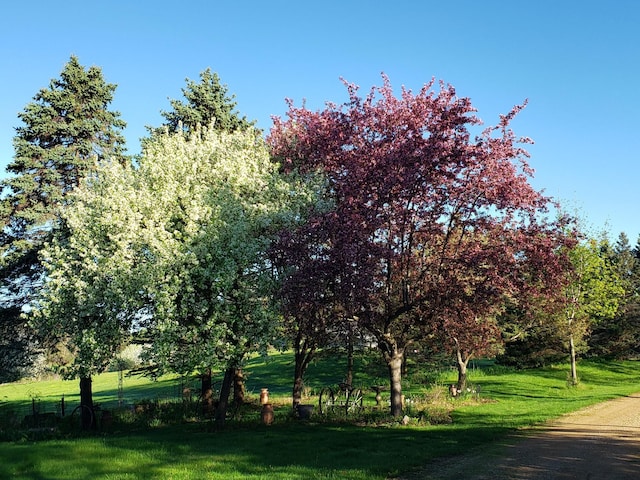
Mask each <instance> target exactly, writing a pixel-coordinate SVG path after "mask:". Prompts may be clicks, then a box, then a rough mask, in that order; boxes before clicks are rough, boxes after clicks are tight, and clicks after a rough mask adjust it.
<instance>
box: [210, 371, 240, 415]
mask: <svg viewBox="0 0 640 480" xmlns="http://www.w3.org/2000/svg"><path fill="white" fill-rule="evenodd" d="M235 370H236V369H235V367H229V368H227V370H226V371H225V372H224V379H223V380H222V386H221V387H220V398H219V399H218V406H217V408H216V416H215V420H216V425H218V426H219V427H222V426H224V422H225V420H226V418H227V408H228V406H229V395H230V394H231V384H232V383H233V377H234V374H235Z"/></svg>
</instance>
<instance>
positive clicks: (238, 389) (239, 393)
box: [233, 367, 246, 406]
mask: <svg viewBox="0 0 640 480" xmlns="http://www.w3.org/2000/svg"><path fill="white" fill-rule="evenodd" d="M245 393H246V391H245V386H244V372H243V371H242V368H240V367H237V368H234V372H233V403H234V405H236V406H239V405H242V404H243V403H244V395H245Z"/></svg>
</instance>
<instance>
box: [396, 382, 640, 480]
mask: <svg viewBox="0 0 640 480" xmlns="http://www.w3.org/2000/svg"><path fill="white" fill-rule="evenodd" d="M418 479H424V480H452V479H456V480H461V479H462V480H507V479H508V480H532V479H535V480H542V479H545V480H547V479H548V480H551V479H553V480H570V479H571V480H573V479H585V480H587V479H589V480H599V479H612V480H632V479H633V480H637V479H640V393H638V394H635V395H631V396H629V397H624V398H618V399H615V400H611V401H608V402H604V403H600V404H597V405H593V406H591V407H588V408H585V409H583V410H580V411H578V412H574V413H571V414H568V415H565V416H563V417H560V418H559V419H557V420H554V421H552V422H550V423H548V424H546V425H545V426H543V427H538V428H534V429H530V430H527V431H526V432H520V433H518V434H514V435H511V436H509V437H508V438H507V439H506V440H505V441H504V442H502V443H501V444H500V445H499V446H497V447H493V448H490V449H486V450H485V451H483V450H477V451H474V452H473V453H470V454H467V455H461V456H459V457H450V458H447V459H444V460H439V461H437V462H433V463H430V464H428V465H425V467H424V468H422V469H420V470H419V471H416V472H415V473H412V474H411V475H408V476H405V477H402V480H418ZM399 480H400V479H399Z"/></svg>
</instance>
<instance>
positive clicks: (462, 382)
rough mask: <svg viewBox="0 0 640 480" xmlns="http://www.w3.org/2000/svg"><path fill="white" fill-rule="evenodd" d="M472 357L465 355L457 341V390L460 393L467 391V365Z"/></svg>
mask: <svg viewBox="0 0 640 480" xmlns="http://www.w3.org/2000/svg"><path fill="white" fill-rule="evenodd" d="M470 358H471V355H466V356H465V355H463V354H462V351H461V350H460V346H459V344H458V341H457V340H456V363H457V364H458V383H457V385H456V388H457V390H458V392H464V391H465V390H466V389H467V365H468V364H469V359H470Z"/></svg>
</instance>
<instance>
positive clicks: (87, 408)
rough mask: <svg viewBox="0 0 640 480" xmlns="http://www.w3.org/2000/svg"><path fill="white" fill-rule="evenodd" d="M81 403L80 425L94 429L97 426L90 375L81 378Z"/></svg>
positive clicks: (83, 428)
mask: <svg viewBox="0 0 640 480" xmlns="http://www.w3.org/2000/svg"><path fill="white" fill-rule="evenodd" d="M80 405H81V408H80V413H81V415H80V425H81V427H82V430H92V429H94V428H96V419H95V413H94V410H93V392H92V390H91V377H90V376H89V377H81V378H80Z"/></svg>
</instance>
